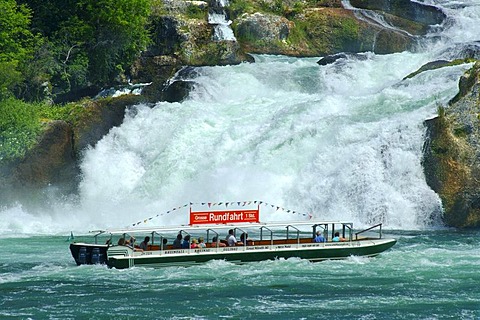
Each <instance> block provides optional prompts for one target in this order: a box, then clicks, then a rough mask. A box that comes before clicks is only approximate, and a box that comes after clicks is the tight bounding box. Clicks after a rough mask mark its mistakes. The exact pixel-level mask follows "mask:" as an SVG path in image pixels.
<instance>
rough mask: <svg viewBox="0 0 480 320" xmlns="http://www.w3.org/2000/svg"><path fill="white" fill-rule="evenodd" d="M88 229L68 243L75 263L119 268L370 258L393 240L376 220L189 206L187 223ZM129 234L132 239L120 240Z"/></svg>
mask: <svg viewBox="0 0 480 320" xmlns="http://www.w3.org/2000/svg"><path fill="white" fill-rule="evenodd" d="M94 233H95V234H94V240H95V241H94V243H92V244H89V243H81V242H74V243H71V244H70V251H71V253H72V256H73V258H74V259H75V261H76V263H77V265H81V264H106V265H108V266H109V267H111V268H117V269H123V268H130V267H134V266H144V267H147V266H148V267H161V266H191V265H195V264H199V263H205V262H207V261H210V260H226V261H230V262H233V263H246V262H253V261H262V260H274V259H288V258H294V257H295V258H301V259H307V260H309V261H312V262H315V261H322V260H328V259H345V258H348V257H350V256H365V257H373V256H376V255H378V254H379V253H381V252H383V251H385V250H388V249H389V248H391V247H392V246H393V245H394V244H395V243H396V240H395V239H392V238H384V237H383V235H382V224H376V225H374V226H372V227H370V228H367V229H364V230H360V231H354V229H353V223H351V222H345V221H320V220H316V219H310V220H307V221H288V222H269V223H266V222H265V223H263V222H260V221H259V208H257V209H254V210H238V209H232V210H221V211H219V210H208V211H198V212H194V211H192V210H190V224H188V225H180V226H162V227H147V228H126V229H120V230H99V231H95V232H94ZM229 233H230V234H231V235H233V236H234V238H231V239H230V240H232V241H229V242H230V243H228V241H227V240H226V237H225V236H226V235H228V236H231V235H229ZM179 234H180V235H181V237H182V238H183V239H185V240H186V241H184V247H183V248H178V247H174V245H173V244H172V241H173V240H174V239H175V238H176V237H177V236H178V235H179ZM317 234H321V235H322V236H323V239H315V237H316V236H317ZM241 235H248V236H247V238H246V239H245V238H242V240H243V242H242V241H240V237H241ZM146 236H148V237H149V239H150V241H149V243H148V245H147V246H146V248H144V250H142V249H140V248H139V247H138V243H139V241H141V240H143V239H144V237H146ZM228 236H227V237H228ZM134 237H135V238H136V239H138V240H133V241H132V242H133V243H130V244H125V242H126V241H127V240H129V239H134ZM200 238H203V240H204V241H203V243H204V244H205V246H204V247H197V244H196V243H195V242H198V241H196V240H197V239H200ZM101 239H103V240H106V241H104V242H105V243H104V244H100V243H98V242H99V240H101ZM194 239H195V240H194ZM212 239H213V241H212ZM233 239H235V240H236V241H233ZM117 240H119V242H117ZM315 240H317V241H318V240H320V241H322V242H315ZM117 243H121V244H117Z"/></svg>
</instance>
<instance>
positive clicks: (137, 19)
mask: <svg viewBox="0 0 480 320" xmlns="http://www.w3.org/2000/svg"><path fill="white" fill-rule="evenodd" d="M79 7H80V9H79V11H78V12H79V15H80V16H79V18H80V20H83V21H84V22H85V23H86V25H87V26H88V30H86V31H87V32H86V33H85V38H84V40H85V46H86V50H87V53H88V58H89V66H88V72H89V79H91V81H92V82H93V83H95V84H97V85H99V86H102V85H105V84H107V83H110V82H112V81H113V80H114V79H115V77H117V76H118V75H121V74H122V73H123V72H124V70H126V68H127V67H129V66H130V64H131V63H132V62H133V60H134V58H135V57H136V56H137V55H139V54H140V52H141V51H142V50H144V49H145V48H146V46H147V45H148V43H149V41H150V40H149V39H150V38H149V32H148V29H147V23H148V17H149V14H150V10H151V8H150V2H149V0H96V1H95V0H80V1H79Z"/></svg>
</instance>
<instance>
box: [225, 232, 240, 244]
mask: <svg viewBox="0 0 480 320" xmlns="http://www.w3.org/2000/svg"><path fill="white" fill-rule="evenodd" d="M225 240H227V244H228V246H229V247H233V246H234V245H236V244H237V239H236V238H235V235H234V234H233V229H230V230H228V235H227V237H226V238H225Z"/></svg>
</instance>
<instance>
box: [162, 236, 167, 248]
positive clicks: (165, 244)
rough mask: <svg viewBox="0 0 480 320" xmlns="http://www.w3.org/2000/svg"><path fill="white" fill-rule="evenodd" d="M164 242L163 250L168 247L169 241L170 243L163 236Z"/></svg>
mask: <svg viewBox="0 0 480 320" xmlns="http://www.w3.org/2000/svg"><path fill="white" fill-rule="evenodd" d="M162 243H163V250H166V249H167V243H168V240H167V238H163V241H162Z"/></svg>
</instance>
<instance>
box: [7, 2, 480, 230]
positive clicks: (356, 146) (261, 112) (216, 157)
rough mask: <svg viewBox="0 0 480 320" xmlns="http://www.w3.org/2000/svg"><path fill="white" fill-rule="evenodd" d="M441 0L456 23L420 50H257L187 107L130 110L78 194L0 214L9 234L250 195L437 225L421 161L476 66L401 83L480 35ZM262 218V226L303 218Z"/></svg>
mask: <svg viewBox="0 0 480 320" xmlns="http://www.w3.org/2000/svg"><path fill="white" fill-rule="evenodd" d="M432 2H435V3H436V4H437V5H440V6H442V7H443V9H444V10H445V12H446V13H447V15H448V17H449V22H448V24H447V25H446V27H445V29H444V30H443V31H442V33H440V34H438V35H437V36H436V37H434V39H433V40H436V41H433V40H429V42H427V43H425V44H424V47H423V48H424V49H421V50H418V52H415V53H410V52H401V53H395V54H388V55H376V54H373V53H368V54H366V57H367V58H366V59H362V60H356V59H346V60H345V61H342V62H341V63H340V62H339V63H333V64H330V65H326V66H319V65H318V64H317V63H316V62H317V60H318V58H303V59H299V58H289V57H282V56H255V63H252V64H240V65H236V66H222V67H202V68H196V69H195V72H191V73H189V75H188V77H189V78H188V79H186V80H188V81H193V82H194V83H195V85H194V90H193V91H192V92H191V94H190V96H189V98H188V99H187V100H186V101H184V102H182V103H167V102H159V103H157V104H156V105H155V106H153V107H152V106H150V105H142V104H140V105H137V106H132V107H131V108H130V109H129V110H128V112H127V114H126V117H125V121H124V123H123V124H122V126H120V127H116V128H113V129H112V130H111V131H110V133H109V134H108V135H106V136H105V137H104V138H103V139H102V140H101V141H100V142H99V143H98V144H97V145H96V146H95V147H94V148H91V149H89V150H86V151H85V153H84V156H83V160H82V163H81V170H82V182H81V184H80V194H79V199H78V200H70V199H54V200H52V203H53V205H52V208H50V209H48V210H43V209H41V208H38V209H37V210H33V211H32V210H30V209H28V210H27V209H26V208H23V207H22V206H21V205H19V206H17V207H14V208H9V209H0V218H1V220H2V221H3V223H2V225H1V226H0V234H7V233H32V232H33V233H42V232H64V233H65V232H67V231H68V233H69V232H70V230H83V231H85V230H92V229H95V228H102V227H118V226H120V227H123V226H126V225H129V224H131V223H134V222H138V221H147V220H148V218H149V217H155V216H157V215H159V216H158V217H157V218H155V219H154V220H155V223H158V224H182V223H186V222H187V217H186V214H185V212H184V211H181V210H172V208H177V207H178V206H181V205H184V204H188V203H190V202H194V203H198V202H220V201H223V202H225V201H249V200H251V201H255V200H258V201H264V202H267V203H271V204H275V205H278V206H281V207H283V208H288V209H291V210H295V211H297V212H307V213H309V214H311V215H312V216H314V217H316V218H319V219H325V220H337V219H345V220H350V221H352V222H354V223H355V225H356V226H358V227H361V226H366V225H369V224H372V223H377V222H383V223H384V227H386V228H395V229H407V230H409V229H423V228H428V227H432V226H439V225H440V222H439V220H440V218H441V212H442V208H441V203H440V200H439V197H438V196H437V195H436V194H435V193H434V192H433V191H432V190H431V189H430V188H429V187H428V186H427V185H426V183H425V177H424V174H423V169H422V166H421V157H422V146H423V141H424V135H425V128H424V126H423V121H424V119H426V118H428V117H431V116H432V115H435V114H436V111H437V108H438V105H446V103H447V102H448V100H449V99H451V98H452V97H453V96H454V95H455V94H456V93H457V91H458V80H459V77H460V76H461V75H462V74H463V72H464V71H465V70H466V69H468V68H469V67H470V65H460V66H453V67H446V68H441V69H437V70H432V71H427V72H424V73H421V74H419V75H418V76H416V77H414V78H412V79H407V80H402V79H403V78H404V77H405V76H406V75H408V74H409V73H411V72H413V71H415V70H417V69H418V68H419V67H420V66H422V65H423V64H425V63H427V62H430V61H433V60H436V59H439V58H443V57H444V56H445V55H446V54H447V52H451V48H452V47H458V46H461V45H468V44H470V43H472V42H474V41H477V40H479V39H478V35H479V34H480V30H479V29H480V5H478V4H477V3H476V2H475V1H473V0H472V1H470V2H469V3H465V5H464V6H462V7H459V6H458V5H456V3H455V2H453V1H452V2H450V1H447V0H439V1H432ZM212 19H214V18H213V17H212ZM215 19H216V18H215ZM212 21H214V20H212ZM449 54H450V53H449ZM263 212H264V215H263V216H262V208H261V219H263V220H288V219H292V220H296V219H299V218H302V217H301V216H297V215H295V214H292V213H291V212H288V211H283V210H265V211H263Z"/></svg>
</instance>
